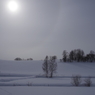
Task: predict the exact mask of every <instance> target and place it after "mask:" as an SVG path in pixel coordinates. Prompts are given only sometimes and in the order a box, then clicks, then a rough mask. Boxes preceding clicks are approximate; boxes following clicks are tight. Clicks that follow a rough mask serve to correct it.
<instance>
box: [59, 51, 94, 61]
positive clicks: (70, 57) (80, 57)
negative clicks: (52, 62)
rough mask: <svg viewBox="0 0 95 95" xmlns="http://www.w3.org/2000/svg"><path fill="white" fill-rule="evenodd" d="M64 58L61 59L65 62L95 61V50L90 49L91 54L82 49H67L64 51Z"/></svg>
mask: <svg viewBox="0 0 95 95" xmlns="http://www.w3.org/2000/svg"><path fill="white" fill-rule="evenodd" d="M62 55H63V58H62V59H60V61H64V62H73V61H77V62H95V52H94V51H92V50H91V51H90V53H89V54H86V55H85V53H84V51H83V50H81V49H75V50H71V51H70V53H68V52H67V51H66V50H64V51H63V54H62Z"/></svg>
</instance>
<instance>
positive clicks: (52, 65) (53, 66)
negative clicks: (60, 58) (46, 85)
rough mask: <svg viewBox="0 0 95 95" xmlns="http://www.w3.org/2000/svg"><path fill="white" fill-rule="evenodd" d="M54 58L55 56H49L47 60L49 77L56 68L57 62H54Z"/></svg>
mask: <svg viewBox="0 0 95 95" xmlns="http://www.w3.org/2000/svg"><path fill="white" fill-rule="evenodd" d="M55 60H56V58H55V56H52V57H50V60H49V74H50V78H52V77H53V74H54V73H56V70H57V63H56V61H55Z"/></svg>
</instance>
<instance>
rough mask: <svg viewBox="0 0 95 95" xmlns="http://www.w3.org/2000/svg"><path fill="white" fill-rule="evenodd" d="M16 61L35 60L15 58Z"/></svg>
mask: <svg viewBox="0 0 95 95" xmlns="http://www.w3.org/2000/svg"><path fill="white" fill-rule="evenodd" d="M14 60H16V61H21V60H33V58H27V59H21V58H20V57H17V58H15V59H14Z"/></svg>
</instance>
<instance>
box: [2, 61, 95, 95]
mask: <svg viewBox="0 0 95 95" xmlns="http://www.w3.org/2000/svg"><path fill="white" fill-rule="evenodd" d="M42 63H43V61H3V60H0V95H63V94H64V95H71V94H72V95H94V94H95V90H94V89H95V63H60V62H58V68H57V73H56V74H54V77H53V78H45V77H43V74H44V73H43V71H42ZM76 74H79V75H81V76H82V83H83V80H84V79H85V78H87V77H89V76H90V77H92V78H91V80H92V83H93V85H92V87H90V88H88V87H85V86H82V85H81V86H82V87H81V86H80V87H74V86H72V85H71V77H72V75H76Z"/></svg>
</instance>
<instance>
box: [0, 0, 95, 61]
mask: <svg viewBox="0 0 95 95" xmlns="http://www.w3.org/2000/svg"><path fill="white" fill-rule="evenodd" d="M8 1H10V0H0V59H5V60H13V59H15V58H16V57H20V58H25V59H26V58H30V57H31V58H33V59H34V60H41V59H44V58H45V56H46V55H48V56H52V55H56V56H57V57H58V58H62V52H63V50H67V51H68V52H70V50H73V49H79V48H80V49H82V50H84V52H85V53H89V52H90V50H94V51H95V0H15V1H17V3H18V10H17V11H16V12H11V11H10V10H8V8H7V3H8Z"/></svg>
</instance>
